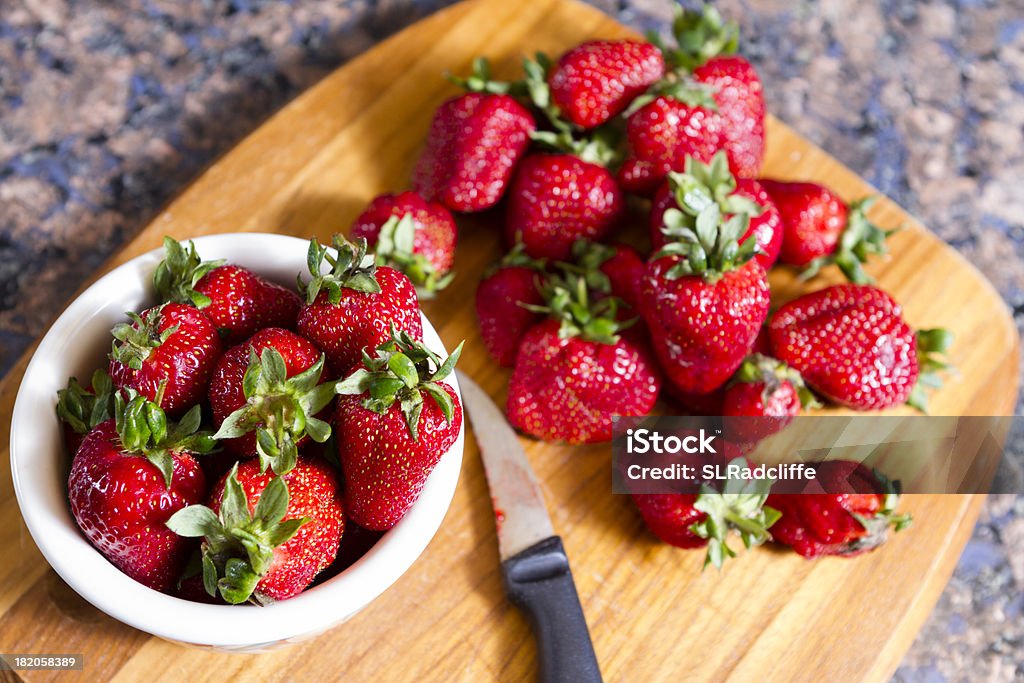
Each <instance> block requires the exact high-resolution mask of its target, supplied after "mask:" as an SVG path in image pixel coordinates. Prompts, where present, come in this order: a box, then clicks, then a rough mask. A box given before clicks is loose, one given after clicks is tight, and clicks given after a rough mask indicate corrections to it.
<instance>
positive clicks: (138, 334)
mask: <svg viewBox="0 0 1024 683" xmlns="http://www.w3.org/2000/svg"><path fill="white" fill-rule="evenodd" d="M162 311H163V305H162V304H161V305H160V306H159V307H157V308H151V309H149V311H147V312H146V317H145V318H143V317H142V316H140V315H139V314H138V313H132V312H131V311H129V312H127V313H126V314H125V315H127V316H128V318H129V320H131V323H118V324H116V325H114V327H113V329H111V330H110V334H111V336H113V337H114V341H113V342H112V344H111V349H110V358H111V359H112V360H115V361H118V362H119V363H123V364H124V365H127V366H128V367H129V368H131V369H132V370H141V369H142V363H143V362H144V361H145V360H146V359H147V358H149V354H150V353H152V352H153V349H155V348H158V347H159V346H160V345H161V344H163V343H164V342H165V341H167V339H168V338H169V337H170V336H171V335H172V334H174V333H175V332H177V331H178V326H177V325H172V326H171V327H168V328H167V329H166V330H164V331H163V332H161V331H160V319H161V313H162ZM132 323H134V325H133V324H132Z"/></svg>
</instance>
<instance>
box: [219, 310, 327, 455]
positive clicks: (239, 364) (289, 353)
mask: <svg viewBox="0 0 1024 683" xmlns="http://www.w3.org/2000/svg"><path fill="white" fill-rule="evenodd" d="M266 348H273V349H276V350H277V351H278V352H279V353H280V354H281V357H282V358H283V359H284V364H285V368H286V369H287V376H288V377H294V376H295V375H297V374H299V373H300V372H302V371H303V370H308V369H309V368H310V367H312V366H313V364H315V363H316V362H317V361H318V360H320V355H321V354H320V349H318V348H316V347H315V346H313V343H312V342H310V341H309V340H307V339H305V338H303V337H300V336H299V335H297V334H295V333H294V332H290V331H289V330H285V329H282V328H279V327H268V328H267V329H264V330H260V331H259V332H257V333H256V334H254V335H253V336H252V337H250V338H249V339H248V340H247V341H246V342H245V343H243V344H239V345H238V346H233V347H231V348H230V349H228V350H227V351H226V352H225V353H224V355H223V356H221V359H220V361H219V362H218V363H217V367H216V368H215V369H214V371H213V376H212V377H211V378H210V388H209V392H208V398H209V401H210V408H212V409H213V421H214V425H215V426H217V427H220V425H221V423H222V422H224V420H225V419H226V418H227V416H228V415H230V414H231V413H233V412H235V411H236V410H238V409H239V408H241V407H242V406H244V405H245V402H246V401H245V389H244V388H243V386H242V380H243V378H244V377H245V371H246V370H247V369H248V368H249V352H250V350H252V351H255V352H256V355H257V356H258V355H259V354H260V353H261V352H262V351H263V349H266ZM321 377H322V378H324V379H328V378H330V372H329V371H326V372H324V373H323V374H322V375H321ZM223 443H224V445H225V446H226V447H227V448H228V449H230V450H231V451H232V452H234V453H235V454H236V455H239V456H241V457H246V458H247V457H252V456H254V455H255V454H256V433H255V432H250V433H248V434H246V435H245V436H241V437H238V438H237V439H227V440H225V441H224V442H223ZM300 445H301V442H300Z"/></svg>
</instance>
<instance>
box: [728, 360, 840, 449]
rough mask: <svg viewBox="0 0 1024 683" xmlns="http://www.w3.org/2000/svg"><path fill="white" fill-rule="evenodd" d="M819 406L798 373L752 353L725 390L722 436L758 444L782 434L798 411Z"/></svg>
mask: <svg viewBox="0 0 1024 683" xmlns="http://www.w3.org/2000/svg"><path fill="white" fill-rule="evenodd" d="M818 405H820V404H818V402H817V401H815V400H814V395H813V394H811V392H810V390H809V389H807V386H806V385H805V384H804V381H803V378H802V377H800V373H799V372H797V371H796V370H793V369H792V368H790V367H789V366H787V365H786V364H785V363H782V362H780V361H778V360H775V359H774V358H769V357H768V356H762V355H761V354H759V353H755V354H752V355H750V356H748V357H747V358H746V360H744V361H743V363H742V364H741V365H740V367H739V369H738V370H737V371H736V374H735V375H733V378H732V381H731V382H730V383H729V384H728V385H727V386H726V389H725V394H724V396H723V398H722V415H724V416H726V419H725V420H724V421H723V424H724V426H725V435H726V436H727V437H728V438H729V439H730V440H732V441H735V442H741V443H743V442H754V441H759V440H761V439H764V438H766V437H768V436H771V435H772V434H774V433H776V432H778V431H781V430H782V429H783V428H784V427H785V426H786V425H787V424H789V423H790V421H791V418H792V417H793V416H794V415H797V414H798V413H799V412H800V409H801V408H811V407H817V406H818ZM729 418H733V419H729Z"/></svg>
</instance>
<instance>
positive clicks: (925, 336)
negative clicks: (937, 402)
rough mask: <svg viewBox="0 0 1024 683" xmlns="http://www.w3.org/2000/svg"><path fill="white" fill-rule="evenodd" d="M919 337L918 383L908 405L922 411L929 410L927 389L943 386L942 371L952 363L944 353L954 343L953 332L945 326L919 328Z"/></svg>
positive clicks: (908, 400) (911, 393)
mask: <svg viewBox="0 0 1024 683" xmlns="http://www.w3.org/2000/svg"><path fill="white" fill-rule="evenodd" d="M915 336H916V338H917V363H918V368H919V371H918V376H917V383H916V384H915V385H914V388H913V389H912V390H911V392H910V398H908V399H907V405H909V406H911V407H913V408H917V409H918V410H920V411H921V412H922V413H927V412H928V395H927V393H926V390H927V389H938V388H940V387H941V386H942V377H941V373H942V372H945V371H948V370H950V369H951V368H952V365H950V364H949V362H947V361H946V360H944V358H943V355H944V354H945V353H946V352H947V351H948V350H949V347H950V346H951V345H952V344H953V334H952V333H951V332H950V331H949V330H947V329H944V328H941V327H936V328H932V329H927V330H918V331H917V334H916V335H915Z"/></svg>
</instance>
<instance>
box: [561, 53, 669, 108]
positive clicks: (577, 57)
mask: <svg viewBox="0 0 1024 683" xmlns="http://www.w3.org/2000/svg"><path fill="white" fill-rule="evenodd" d="M664 75H665V60H664V58H663V57H662V55H661V51H660V50H659V49H658V48H657V47H655V46H654V45H652V44H650V43H646V42H640V41H635V40H594V41H589V42H586V43H583V44H581V45H579V46H577V47H575V48H573V49H572V50H569V51H568V52H566V53H565V54H564V55H563V56H562V58H561V59H559V60H558V63H557V64H556V65H555V67H554V68H553V69H552V70H551V73H550V74H549V75H548V85H549V86H550V88H551V99H552V101H553V102H554V103H555V105H557V106H558V108H559V110H560V111H561V113H562V115H563V116H564V117H565V118H567V119H568V120H569V121H571V122H573V123H575V124H576V125H578V126H580V127H582V128H594V127H596V126H599V125H601V124H602V123H604V122H606V121H607V120H608V119H610V118H612V117H613V116H615V115H616V114H618V113H620V112H621V111H623V110H624V109H625V108H626V107H627V106H629V103H630V102H632V101H633V99H634V98H636V97H637V96H638V95H640V94H641V93H643V92H644V91H645V90H646V89H647V88H648V87H649V86H650V85H652V84H654V83H655V82H656V81H658V80H659V79H660V78H661V77H662V76H664Z"/></svg>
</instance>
